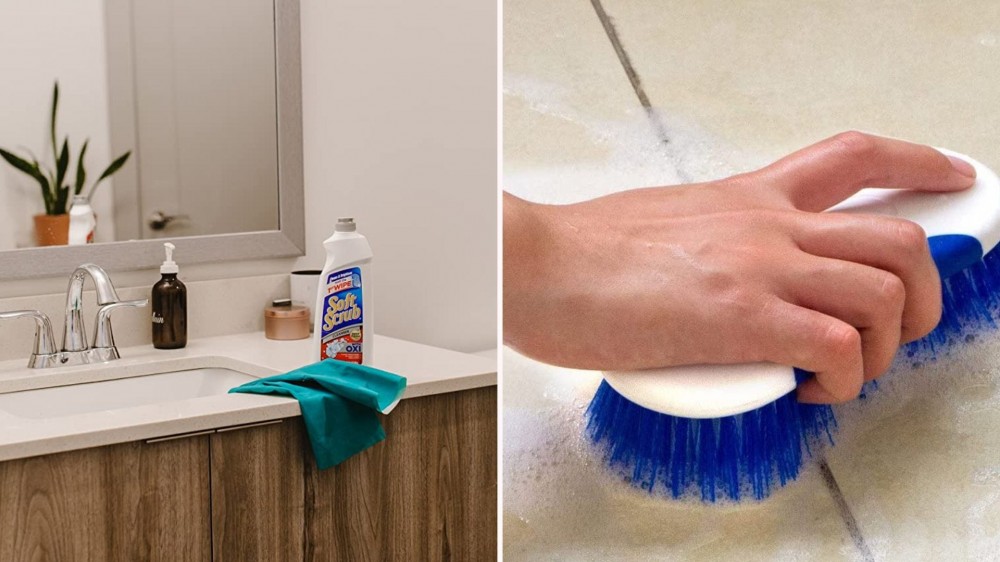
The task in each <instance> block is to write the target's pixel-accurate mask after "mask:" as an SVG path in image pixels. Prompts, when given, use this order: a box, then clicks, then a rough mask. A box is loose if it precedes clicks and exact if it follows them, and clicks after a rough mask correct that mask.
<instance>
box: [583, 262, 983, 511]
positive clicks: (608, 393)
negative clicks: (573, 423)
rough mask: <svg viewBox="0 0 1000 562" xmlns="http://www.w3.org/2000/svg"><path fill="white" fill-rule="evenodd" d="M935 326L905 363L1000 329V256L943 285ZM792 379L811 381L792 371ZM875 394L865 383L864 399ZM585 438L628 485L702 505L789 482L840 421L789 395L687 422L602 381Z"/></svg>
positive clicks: (910, 349)
mask: <svg viewBox="0 0 1000 562" xmlns="http://www.w3.org/2000/svg"><path fill="white" fill-rule="evenodd" d="M942 293H943V304H944V306H943V312H942V315H941V322H940V323H939V324H938V327H937V328H935V329H934V331H933V332H931V333H930V334H929V335H927V336H926V337H924V338H923V339H921V340H919V341H916V342H913V343H910V344H908V345H907V346H906V354H907V356H908V357H917V356H922V357H927V358H928V359H929V360H933V358H934V355H935V354H936V353H937V352H938V351H940V350H942V349H947V348H948V347H949V346H951V345H953V344H954V343H956V342H957V341H959V340H962V339H965V338H968V337H971V335H972V334H974V333H976V332H978V331H983V330H992V329H996V327H997V324H998V323H1000V251H992V252H990V253H988V254H986V257H985V259H984V260H983V262H982V263H979V264H977V265H974V266H972V267H969V268H967V269H965V270H963V271H961V272H959V273H957V274H955V275H952V276H951V277H949V278H948V279H946V280H945V281H944V282H943V283H942ZM795 375H796V381H797V382H802V381H803V380H805V379H806V378H808V377H810V376H812V375H811V374H810V373H808V372H806V371H802V370H799V369H796V372H795ZM876 388H878V384H877V383H876V382H875V381H871V382H869V383H866V384H865V386H864V388H863V390H862V397H865V396H866V395H867V393H869V392H871V391H873V390H875V389H876ZM587 416H588V418H589V419H588V421H587V432H588V434H589V435H590V438H591V439H592V440H593V441H594V442H595V443H597V444H598V445H599V446H601V447H602V448H603V450H604V452H605V456H606V460H607V462H608V463H609V464H610V465H612V466H615V467H618V468H620V469H621V470H622V471H623V474H625V475H626V476H627V479H628V480H629V481H630V482H631V483H632V484H633V485H635V486H638V487H640V488H643V489H645V490H647V491H649V492H650V493H653V492H654V491H656V490H657V489H659V488H660V487H662V488H663V489H665V491H666V493H668V494H670V495H671V496H672V497H674V498H679V497H682V496H686V495H689V494H697V495H698V496H700V498H701V499H702V501H706V502H715V501H717V500H718V499H722V498H728V499H730V500H734V501H739V500H740V499H741V498H742V497H743V494H744V493H745V492H747V491H749V492H750V493H751V494H752V495H753V497H754V498H755V499H758V500H760V499H763V498H765V497H767V496H768V495H769V494H770V493H771V492H772V491H773V489H774V488H776V487H779V486H784V485H786V484H787V483H788V482H791V481H793V480H795V479H796V478H797V477H798V475H799V472H800V471H801V470H802V465H803V463H804V462H805V459H806V458H807V457H811V456H812V455H813V447H812V445H814V444H820V443H823V442H825V443H828V444H829V445H833V443H834V441H833V434H834V433H835V432H836V429H837V419H836V417H835V416H834V414H833V409H832V408H830V407H829V406H824V405H813V404H800V403H799V402H798V401H797V400H796V399H795V393H794V392H792V393H789V394H787V395H785V396H783V397H781V398H779V399H778V400H777V401H775V402H773V403H771V404H767V405H765V406H763V407H761V408H758V409H756V410H752V411H750V412H745V413H743V414H739V415H736V416H729V417H725V418H718V419H705V420H693V419H688V418H681V417H675V416H669V415H666V414H661V413H659V412H654V411H652V410H648V409H646V408H643V407H642V406H639V405H638V404H635V403H633V402H631V401H629V400H628V399H626V398H625V397H623V396H622V395H621V394H619V393H618V392H616V391H615V390H614V389H613V388H611V385H609V384H608V383H607V382H606V381H602V382H601V385H600V387H599V388H598V389H597V394H596V395H595V396H594V399H593V401H592V402H591V403H590V407H589V408H588V409H587Z"/></svg>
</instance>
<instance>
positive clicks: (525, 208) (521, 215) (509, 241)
mask: <svg viewBox="0 0 1000 562" xmlns="http://www.w3.org/2000/svg"><path fill="white" fill-rule="evenodd" d="M552 208H553V207H552V206H551V205H543V204H539V203H532V202H529V201H525V200H523V199H520V198H518V197H515V196H513V195H510V194H508V193H504V194H503V263H502V268H503V303H504V304H503V312H504V321H503V322H504V341H505V342H510V343H515V342H517V341H518V339H519V338H520V337H521V336H522V335H524V334H525V333H526V332H527V331H528V330H530V325H531V323H532V318H531V315H532V314H533V311H534V309H535V307H534V306H533V305H532V303H534V302H538V297H539V295H538V293H539V292H540V290H542V289H543V288H544V287H545V286H546V282H545V280H544V276H545V275H546V271H548V269H549V266H550V265H551V264H550V263H549V262H548V257H547V256H548V255H549V254H550V246H551V244H552V236H551V235H550V230H551V229H550V227H549V214H550V212H549V211H550V210H551V209H552ZM515 347H516V345H515Z"/></svg>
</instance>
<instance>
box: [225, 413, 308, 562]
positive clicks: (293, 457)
mask: <svg viewBox="0 0 1000 562" xmlns="http://www.w3.org/2000/svg"><path fill="white" fill-rule="evenodd" d="M304 432H305V430H304V429H303V426H302V421H301V419H300V418H293V419H289V420H284V421H283V422H282V423H277V424H271V425H264V426H260V427H250V428H244V429H237V430H234V431H225V432H221V433H217V434H215V435H212V455H211V456H212V539H213V540H212V550H213V553H214V558H213V560H215V562H224V561H229V560H232V561H237V562H271V561H275V560H302V552H303V541H304V539H303V534H302V521H303V516H302V513H303V510H302V502H303V485H302V470H303V469H302V466H303V455H304V451H305V443H304V441H303V439H304Z"/></svg>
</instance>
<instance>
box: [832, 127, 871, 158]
mask: <svg viewBox="0 0 1000 562" xmlns="http://www.w3.org/2000/svg"><path fill="white" fill-rule="evenodd" d="M830 144H831V146H832V147H833V150H834V151H836V152H837V153H838V154H840V155H841V156H843V157H846V158H848V159H863V158H868V157H870V156H872V155H873V154H874V152H875V148H876V142H875V139H874V138H873V137H872V136H871V135H867V134H865V133H861V132H858V131H845V132H843V133H838V134H837V135H835V136H834V137H832V138H831V139H830Z"/></svg>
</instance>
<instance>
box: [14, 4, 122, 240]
mask: <svg viewBox="0 0 1000 562" xmlns="http://www.w3.org/2000/svg"><path fill="white" fill-rule="evenodd" d="M0 53H2V54H3V55H2V56H0V147H3V148H5V149H8V150H12V149H16V150H13V151H14V152H16V153H18V154H23V152H24V151H23V150H21V149H20V147H26V148H28V149H29V150H31V151H32V152H34V153H35V155H36V156H37V157H38V158H39V159H40V160H42V161H43V162H47V163H51V162H52V149H51V148H50V144H51V143H50V141H49V132H48V127H49V117H48V115H49V107H50V103H51V94H52V83H53V82H54V81H55V80H56V79H58V80H59V87H60V98H61V99H60V101H59V121H58V125H59V128H58V131H57V134H58V136H59V138H62V137H63V136H65V135H67V134H68V135H69V136H70V142H71V143H73V144H71V148H72V149H73V158H72V159H71V168H70V171H71V172H72V173H73V174H75V171H76V155H77V154H78V153H79V150H80V146H81V145H82V144H83V141H84V139H86V138H88V137H89V138H90V145H89V147H88V148H87V159H86V160H87V162H88V163H89V166H88V173H89V177H90V178H92V179H96V178H97V176H98V174H100V173H101V170H102V169H103V168H104V166H107V164H108V163H109V162H110V158H109V148H108V146H109V141H108V93H107V76H106V69H105V67H106V65H105V60H106V54H105V51H104V12H103V1H102V0H32V1H31V2H24V1H22V0H0ZM73 177H75V176H73ZM111 195H112V186H111V183H110V182H108V183H107V184H105V185H102V186H101V189H100V191H99V192H98V195H97V196H96V197H95V199H94V210H95V212H96V213H97V215H98V231H97V239H98V241H109V240H114V225H113V223H112V221H111V220H103V221H102V220H100V219H101V217H105V218H107V219H110V217H111V216H112V212H111V199H112V197H111ZM41 212H44V205H43V204H42V196H41V192H40V189H39V187H38V184H37V183H35V181H34V180H33V179H31V178H29V177H28V176H26V175H24V174H22V173H21V172H18V171H16V170H14V169H13V168H12V167H10V166H9V165H8V164H7V163H6V162H4V161H0V249H2V250H6V249H11V248H16V247H24V246H33V245H34V234H33V232H34V231H33V226H32V219H31V217H32V215H34V214H36V213H41Z"/></svg>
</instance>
